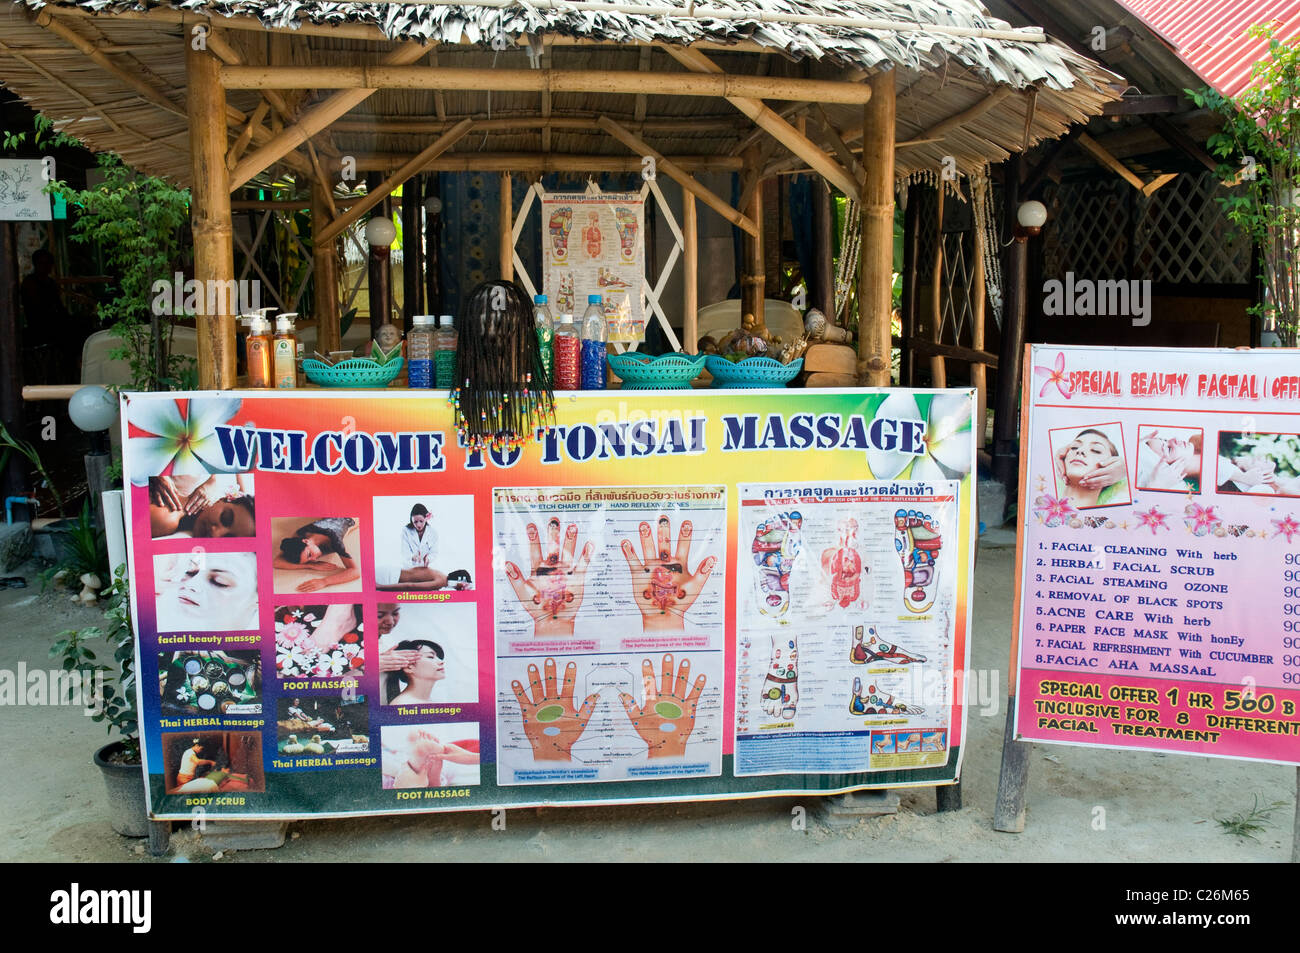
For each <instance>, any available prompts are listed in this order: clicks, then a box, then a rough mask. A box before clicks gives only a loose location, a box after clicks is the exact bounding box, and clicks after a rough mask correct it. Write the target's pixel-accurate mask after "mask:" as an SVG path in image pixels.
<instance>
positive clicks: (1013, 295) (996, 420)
mask: <svg viewBox="0 0 1300 953" xmlns="http://www.w3.org/2000/svg"><path fill="white" fill-rule="evenodd" d="M1003 169H1004V170H1005V173H1006V174H1005V177H1004V180H1003V192H1002V196H1003V197H1002V203H1003V209H1004V217H1005V223H1004V228H1005V230H1006V232H1011V231H1012V228H1013V227H1014V226H1015V224H1016V214H1017V211H1018V209H1019V207H1020V184H1021V177H1022V176H1023V170H1024V160H1023V159H1022V158H1021V157H1020V156H1018V155H1017V156H1012V157H1011V159H1010V160H1009V161H1008V162H1007V163H1006V164H1005V165H1004V166H1003ZM1004 254H1005V255H1006V258H1005V260H1004V262H1003V265H1002V276H1003V277H1002V285H1003V288H1004V289H1005V290H1004V297H1003V305H1002V345H1001V348H1000V349H999V350H998V383H997V390H996V391H995V393H994V399H993V478H994V479H995V480H997V481H998V482H999V483H1001V484H1002V485H1003V486H1005V487H1006V489H1007V501H1008V503H1010V501H1011V494H1012V493H1013V492H1014V491H1015V489H1016V484H1015V479H1016V447H1017V442H1016V432H1017V430H1018V429H1019V424H1020V420H1019V417H1018V416H1017V414H1016V411H1017V409H1018V407H1019V402H1018V401H1017V400H1016V394H1017V392H1018V391H1019V389H1020V370H1021V366H1020V361H1021V353H1022V351H1023V349H1024V343H1025V298H1026V295H1027V293H1028V290H1027V289H1028V274H1029V263H1028V252H1027V249H1026V248H1025V242H1024V240H1016V241H1013V242H1012V243H1011V244H1010V245H1008V246H1007V248H1006V251H1005V252H1004Z"/></svg>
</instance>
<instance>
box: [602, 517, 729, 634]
mask: <svg viewBox="0 0 1300 953" xmlns="http://www.w3.org/2000/svg"><path fill="white" fill-rule="evenodd" d="M692 532H693V527H692V525H691V521H690V520H683V521H682V524H681V526H680V527H679V528H678V533H677V547H676V550H674V549H673V547H672V523H671V522H670V521H669V519H668V517H667V516H660V517H659V525H658V531H657V533H656V534H655V535H653V536H652V534H651V530H650V524H649V523H642V524H641V533H640V535H641V556H640V557H638V556H637V554H636V550H635V548H634V547H633V546H632V541H631V540H629V539H625V540H623V544H622V549H623V557H624V558H625V559H626V560H627V568H628V569H629V570H630V571H631V573H632V598H633V599H634V600H635V602H636V606H637V608H638V609H640V610H641V625H642V628H643V629H645V631H647V632H650V631H663V630H682V629H685V628H686V611H687V610H688V609H689V608H690V607H691V606H692V605H694V604H695V600H696V599H697V598H699V595H700V592H701V591H702V590H703V589H704V584H705V583H706V582H708V581H709V574H710V573H712V572H713V567H714V566H716V565H717V564H718V560H717V558H716V557H714V556H709V557H707V558H706V559H704V560H702V561H701V562H700V564H699V565H698V566H696V567H695V572H693V573H692V572H691V571H690V554H691V534H692Z"/></svg>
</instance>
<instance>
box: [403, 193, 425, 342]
mask: <svg viewBox="0 0 1300 953" xmlns="http://www.w3.org/2000/svg"><path fill="white" fill-rule="evenodd" d="M421 237H422V236H421V235H420V179H419V177H418V176H411V178H409V179H407V180H406V181H405V182H403V183H402V333H406V332H408V331H410V330H411V327H412V326H413V324H414V320H415V316H416V315H417V314H423V313H424V312H423V311H422V310H421V309H420V292H421V290H422V282H421V280H420V272H421V270H422V269H423V267H424V243H423V242H422V241H421V240H420V239H421Z"/></svg>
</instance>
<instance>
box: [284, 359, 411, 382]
mask: <svg viewBox="0 0 1300 953" xmlns="http://www.w3.org/2000/svg"><path fill="white" fill-rule="evenodd" d="M302 370H303V373H304V374H306V375H307V380H309V381H311V382H312V383H313V384H320V385H321V386H322V387H387V386H388V384H389V383H390V382H391V381H393V380H394V379H395V378H396V377H397V375H398V374H400V373H401V372H402V359H401V358H400V357H399V358H396V359H395V360H392V361H389V362H388V363H387V364H380V363H379V362H378V361H373V360H371V359H370V358H368V357H352V358H348V359H347V360H346V361H339V362H338V363H337V364H325V363H323V362H321V361H318V360H316V359H315V358H314V357H305V358H303V361H302Z"/></svg>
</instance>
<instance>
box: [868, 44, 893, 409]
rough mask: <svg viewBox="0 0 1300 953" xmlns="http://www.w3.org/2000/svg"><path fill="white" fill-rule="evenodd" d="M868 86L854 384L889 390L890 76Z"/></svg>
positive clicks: (889, 72)
mask: <svg viewBox="0 0 1300 953" xmlns="http://www.w3.org/2000/svg"><path fill="white" fill-rule="evenodd" d="M870 84H871V92H872V96H871V101H870V102H868V103H867V105H866V106H865V107H864V109H863V115H862V128H863V136H862V167H863V169H865V170H866V178H865V181H864V182H863V185H862V190H861V192H860V193H859V206H860V208H861V209H862V245H861V248H862V251H861V259H860V262H859V271H858V379H859V380H860V381H861V382H862V383H863V384H866V385H868V386H875V387H888V386H889V383H890V373H889V367H890V351H891V347H892V337H891V334H890V317H891V309H890V303H891V300H892V298H891V295H892V290H893V284H894V123H895V110H896V108H897V102H896V99H895V74H894V71H893V70H883V71H881V72H879V73H876V74H875V75H874V76H872V77H871V79H870Z"/></svg>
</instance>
